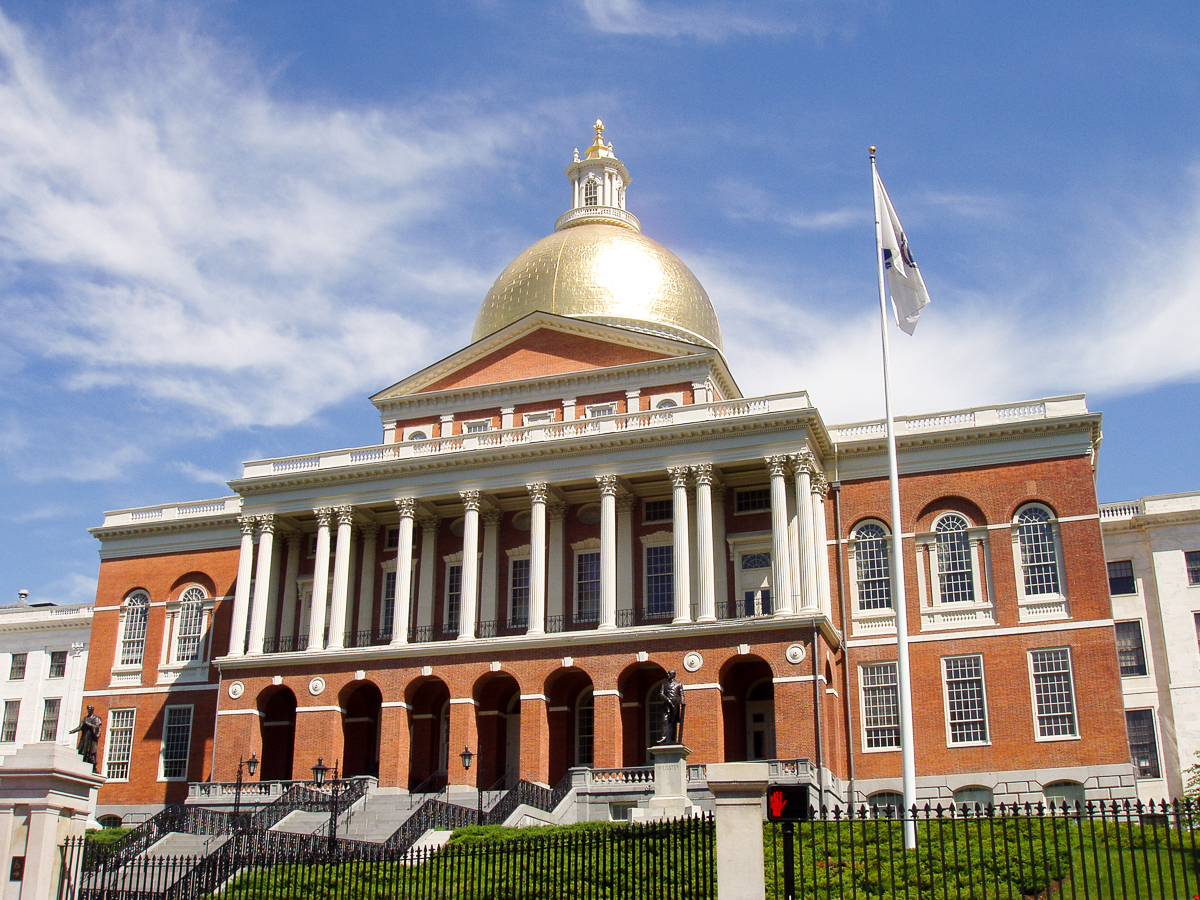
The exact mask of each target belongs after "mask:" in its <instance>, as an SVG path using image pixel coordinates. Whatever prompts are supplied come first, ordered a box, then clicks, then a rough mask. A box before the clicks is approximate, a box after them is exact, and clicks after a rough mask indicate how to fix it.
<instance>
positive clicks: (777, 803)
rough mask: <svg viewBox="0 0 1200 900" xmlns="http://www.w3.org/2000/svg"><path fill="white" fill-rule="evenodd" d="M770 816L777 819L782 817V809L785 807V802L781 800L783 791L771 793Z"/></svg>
mask: <svg viewBox="0 0 1200 900" xmlns="http://www.w3.org/2000/svg"><path fill="white" fill-rule="evenodd" d="M770 800H771V815H773V816H774V817H775V818H777V819H778V818H779V817H780V816H782V815H783V808H784V807H785V806H787V801H786V800H784V799H783V791H771V797H770Z"/></svg>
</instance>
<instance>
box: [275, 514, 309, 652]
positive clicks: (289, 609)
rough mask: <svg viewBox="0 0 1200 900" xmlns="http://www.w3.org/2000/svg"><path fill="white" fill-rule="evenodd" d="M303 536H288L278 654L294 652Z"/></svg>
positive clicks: (291, 533) (295, 533) (292, 534)
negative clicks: (297, 588)
mask: <svg viewBox="0 0 1200 900" xmlns="http://www.w3.org/2000/svg"><path fill="white" fill-rule="evenodd" d="M303 546H304V540H303V536H302V535H301V534H299V533H298V532H295V531H289V532H288V536H287V566H286V567H285V568H284V570H283V615H282V617H281V618H280V622H279V643H277V644H276V645H275V650H276V652H280V651H282V650H283V649H284V647H285V646H286V648H287V649H288V650H294V649H295V647H294V646H293V645H292V642H291V639H292V638H293V637H295V635H296V579H297V577H299V575H300V548H301V547H303Z"/></svg>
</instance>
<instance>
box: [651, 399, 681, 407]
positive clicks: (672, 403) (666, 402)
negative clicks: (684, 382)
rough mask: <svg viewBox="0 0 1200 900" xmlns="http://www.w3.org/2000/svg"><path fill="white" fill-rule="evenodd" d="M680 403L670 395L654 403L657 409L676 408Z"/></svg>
mask: <svg viewBox="0 0 1200 900" xmlns="http://www.w3.org/2000/svg"><path fill="white" fill-rule="evenodd" d="M678 405H679V404H678V403H676V402H675V401H674V400H672V399H671V398H670V397H666V398H664V399H662V400H659V401H658V403H656V404H655V405H654V408H655V409H674V408H675V407H676V406H678Z"/></svg>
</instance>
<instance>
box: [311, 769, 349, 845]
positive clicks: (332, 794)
mask: <svg viewBox="0 0 1200 900" xmlns="http://www.w3.org/2000/svg"><path fill="white" fill-rule="evenodd" d="M312 773H313V781H315V782H316V783H317V787H322V786H323V785H324V784H325V779H326V775H327V774H328V773H329V767H328V766H327V765H325V762H324V757H321V756H318V757H317V764H316V765H315V766H313V767H312ZM341 788H342V782H341V780H340V779H339V778H338V764H337V762H336V761H335V762H334V764H333V780H331V781H330V782H329V852H330V853H332V852H333V851H334V849H335V848H336V847H337V816H338V808H337V807H338V794H339V793H341Z"/></svg>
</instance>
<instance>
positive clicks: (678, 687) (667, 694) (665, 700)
mask: <svg viewBox="0 0 1200 900" xmlns="http://www.w3.org/2000/svg"><path fill="white" fill-rule="evenodd" d="M658 693H659V696H660V697H662V721H663V727H662V737H660V738H659V739H658V743H660V744H678V743H680V742H682V740H683V713H684V707H686V706H687V703H686V702H685V701H684V699H683V685H682V684H680V683H679V682H678V681H676V680H675V670H674V669H672V670H671V671H670V672H668V673H667V680H666V681H664V682H663V683H662V686H661V687H660V688H659V689H658Z"/></svg>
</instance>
